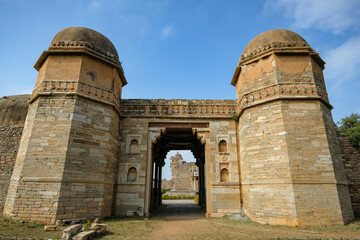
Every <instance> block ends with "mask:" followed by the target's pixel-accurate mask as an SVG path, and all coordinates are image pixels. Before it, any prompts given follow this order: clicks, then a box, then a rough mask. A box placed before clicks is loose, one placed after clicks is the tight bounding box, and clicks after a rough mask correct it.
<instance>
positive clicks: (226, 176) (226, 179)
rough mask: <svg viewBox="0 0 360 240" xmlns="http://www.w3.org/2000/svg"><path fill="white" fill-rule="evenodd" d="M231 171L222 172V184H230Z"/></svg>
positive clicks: (223, 170)
mask: <svg viewBox="0 0 360 240" xmlns="http://www.w3.org/2000/svg"><path fill="white" fill-rule="evenodd" d="M229 181H230V179H229V171H228V170H227V169H226V168H223V169H221V171H220V182H229Z"/></svg>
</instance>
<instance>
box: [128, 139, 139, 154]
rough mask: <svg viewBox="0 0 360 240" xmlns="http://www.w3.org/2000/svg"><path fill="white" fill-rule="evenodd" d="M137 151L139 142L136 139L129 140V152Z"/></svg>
mask: <svg viewBox="0 0 360 240" xmlns="http://www.w3.org/2000/svg"><path fill="white" fill-rule="evenodd" d="M138 152H139V142H138V140H136V139H133V140H131V142H130V153H138Z"/></svg>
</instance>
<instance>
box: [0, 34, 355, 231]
mask: <svg viewBox="0 0 360 240" xmlns="http://www.w3.org/2000/svg"><path fill="white" fill-rule="evenodd" d="M35 68H36V69H37V70H38V71H39V75H38V79H37V81H36V84H35V89H34V91H33V93H32V95H31V96H30V99H29V109H28V111H27V117H26V121H25V124H24V127H23V131H22V136H21V141H20V145H19V148H18V150H17V144H18V136H19V135H20V134H21V133H20V132H17V130H16V128H14V127H15V126H17V125H16V124H15V125H12V124H13V123H16V120H14V121H12V120H11V121H7V124H8V125H6V126H4V127H3V128H1V131H2V132H1V133H2V134H3V135H4V136H3V138H2V139H4V138H5V139H8V141H9V142H8V143H4V141H3V142H2V143H1V145H0V148H1V154H2V156H1V162H0V164H1V169H2V170H3V169H5V172H3V171H2V172H1V174H2V175H1V179H4V181H6V184H5V185H4V186H5V187H6V186H8V189H7V196H6V201H5V204H4V202H3V201H4V199H5V196H4V193H5V191H4V190H3V189H2V190H1V194H2V195H1V197H0V200H1V201H2V202H0V203H1V204H0V205H4V215H5V216H11V217H12V218H13V219H23V220H31V221H35V222H43V223H49V222H55V220H57V219H64V218H73V217H88V218H95V217H105V216H110V215H115V216H120V215H134V214H138V215H145V216H147V215H149V213H150V212H151V211H152V209H154V208H156V206H157V205H159V204H161V176H162V174H161V171H162V166H163V165H164V159H165V156H166V154H167V152H168V151H170V150H191V151H192V152H193V154H194V156H195V158H196V160H197V162H196V165H197V166H198V168H199V185H198V189H199V204H200V205H201V206H202V207H203V209H205V211H206V216H207V217H221V216H223V215H236V214H238V215H242V216H245V215H246V216H247V217H249V218H250V219H251V220H253V221H256V222H260V223H269V224H281V225H290V226H295V225H323V224H346V223H348V222H349V221H351V220H352V219H353V218H354V212H355V213H356V214H359V207H360V205H359V202H360V199H359V182H360V180H359V177H358V176H359V173H360V169H359V168H360V166H359V161H360V158H359V155H358V154H357V152H352V151H353V150H351V147H349V146H348V145H346V141H344V139H343V138H341V137H339V136H340V135H337V131H336V128H335V125H334V124H333V120H332V117H331V112H330V111H331V108H332V106H331V105H330V103H329V100H328V97H327V93H326V88H325V83H324V77H323V74H322V71H323V69H324V62H323V61H322V59H321V58H320V56H319V55H318V54H317V53H316V52H315V51H314V50H313V49H312V48H311V47H310V46H309V45H308V43H307V42H306V41H305V40H304V39H303V38H302V37H301V36H299V35H298V34H296V33H294V32H292V31H288V30H271V31H268V32H265V33H263V34H260V35H259V36H257V37H255V38H254V39H253V40H252V41H251V42H250V43H249V44H248V45H247V46H246V48H245V50H244V52H243V54H242V55H241V57H240V61H239V63H238V65H237V67H236V70H235V74H234V77H233V79H232V81H231V84H232V85H233V86H235V87H236V93H237V94H236V96H237V97H236V100H180V99H172V100H162V99H152V100H146V99H121V91H122V88H123V87H124V86H125V85H126V84H127V81H126V79H125V76H124V71H123V69H122V67H121V64H120V62H119V58H118V54H117V51H116V49H115V47H114V46H113V45H112V43H111V42H110V41H109V40H108V39H107V38H106V37H105V36H103V35H101V34H100V33H98V32H96V31H93V30H90V29H87V28H79V27H74V28H68V29H64V30H62V31H60V32H59V33H58V34H56V36H55V37H54V39H53V40H52V42H51V45H50V47H49V49H48V50H47V51H44V53H43V54H42V55H41V56H40V58H39V60H38V61H37V63H36V64H35ZM6 101H8V100H7V99H5V100H4V102H6ZM7 109H8V108H7ZM10 112H11V109H10V110H9V111H8V112H7V117H6V118H8V119H11V118H12V115H11V114H10ZM20 115H21V114H20ZM20 122H21V121H19V123H20ZM18 127H19V128H20V129H21V128H22V125H21V124H19V126H18ZM14 129H15V130H14ZM13 131H15V132H16V133H13ZM11 134H13V137H14V138H11V137H9V136H10V135H11ZM339 146H340V147H341V148H340V147H339ZM16 151H17V157H16V163H15V164H13V161H14V157H13V156H14V155H15V153H16ZM4 154H5V155H4ZM4 156H5V157H4ZM344 163H345V164H344ZM12 168H13V170H12ZM11 171H12V176H11V179H10V181H9V180H8V179H9V175H10V172H11ZM349 183H350V184H349ZM349 188H350V191H349ZM349 192H350V193H349Z"/></svg>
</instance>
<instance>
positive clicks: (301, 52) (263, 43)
mask: <svg viewBox="0 0 360 240" xmlns="http://www.w3.org/2000/svg"><path fill="white" fill-rule="evenodd" d="M324 64H325V63H324V61H323V60H322V59H321V58H320V56H319V55H318V53H316V52H315V51H314V50H313V49H312V48H311V47H310V46H309V44H308V43H307V42H306V41H305V40H304V39H303V38H302V37H301V36H300V35H298V34H297V33H294V32H292V31H289V30H283V29H277V30H270V31H267V32H264V33H262V34H260V35H258V36H257V37H255V38H254V39H253V40H252V41H251V42H250V43H249V44H248V45H247V46H246V48H245V50H244V51H243V53H242V55H241V57H240V61H239V63H238V65H237V67H236V70H235V74H234V77H233V79H232V82H231V83H232V85H234V86H235V87H236V93H237V94H236V96H237V104H238V117H239V118H238V129H237V130H238V134H239V137H238V139H239V142H238V146H239V150H240V160H239V162H240V169H241V180H240V181H241V191H242V197H243V207H244V210H245V214H246V215H247V216H249V217H250V218H251V219H252V220H253V221H256V222H260V223H269V224H279V225H290V226H295V225H300V226H301V225H324V224H346V223H348V222H349V221H350V220H352V219H353V218H354V216H353V211H352V206H351V201H350V197H349V191H348V186H347V181H346V177H345V175H344V167H343V164H342V162H341V157H340V152H339V146H338V143H337V137H336V133H335V131H334V124H333V120H332V116H331V109H332V106H331V105H330V103H329V100H328V96H327V93H326V88H325V83H324V77H323V72H322V71H323V69H324Z"/></svg>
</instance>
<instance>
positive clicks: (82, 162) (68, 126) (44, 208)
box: [4, 27, 127, 223]
mask: <svg viewBox="0 0 360 240" xmlns="http://www.w3.org/2000/svg"><path fill="white" fill-rule="evenodd" d="M35 68H36V69H37V70H38V71H39V74H38V78H37V82H36V85H35V89H34V91H33V93H32V96H31V99H30V107H29V110H28V114H27V118H26V122H25V127H24V132H23V135H22V139H21V143H20V147H19V152H18V156H17V159H16V163H15V167H14V170H13V175H12V178H11V180H10V187H9V190H8V196H7V200H6V203H5V208H4V214H5V215H6V216H11V217H13V219H24V220H31V221H36V222H44V223H49V222H54V221H55V220H56V219H64V218H73V217H91V218H93V217H96V216H98V217H103V216H109V215H111V211H112V207H113V199H114V198H113V194H114V183H115V177H116V171H117V156H116V155H117V149H118V127H119V126H118V125H119V100H120V98H121V89H122V87H123V86H124V85H126V83H127V82H126V79H125V76H124V72H123V69H122V67H121V64H120V62H119V58H118V54H117V51H116V49H115V47H114V46H113V44H112V43H111V42H110V40H109V39H107V38H106V37H105V36H103V35H102V34H100V33H98V32H96V31H94V30H91V29H88V28H82V27H71V28H67V29H64V30H62V31H60V32H59V33H57V34H56V35H55V37H54V39H53V40H52V42H51V45H50V47H49V49H48V50H47V51H44V52H43V54H42V55H41V56H40V58H39V60H38V61H37V63H36V64H35Z"/></svg>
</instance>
